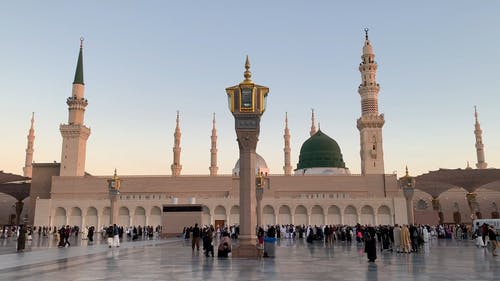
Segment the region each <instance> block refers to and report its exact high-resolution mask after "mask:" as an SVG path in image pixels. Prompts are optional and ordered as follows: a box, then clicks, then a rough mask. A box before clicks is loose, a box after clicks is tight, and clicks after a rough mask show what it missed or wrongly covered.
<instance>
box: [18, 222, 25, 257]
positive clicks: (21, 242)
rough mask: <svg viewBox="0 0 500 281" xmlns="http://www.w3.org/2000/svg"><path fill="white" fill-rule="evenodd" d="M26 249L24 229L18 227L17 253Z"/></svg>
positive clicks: (21, 226)
mask: <svg viewBox="0 0 500 281" xmlns="http://www.w3.org/2000/svg"><path fill="white" fill-rule="evenodd" d="M25 247H26V228H25V227H24V226H23V225H20V226H19V236H17V252H23V251H24V249H25Z"/></svg>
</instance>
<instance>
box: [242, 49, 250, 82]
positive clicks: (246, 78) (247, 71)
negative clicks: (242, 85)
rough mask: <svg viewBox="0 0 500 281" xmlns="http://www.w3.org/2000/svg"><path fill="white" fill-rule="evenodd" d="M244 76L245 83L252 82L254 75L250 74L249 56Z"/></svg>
mask: <svg viewBox="0 0 500 281" xmlns="http://www.w3.org/2000/svg"><path fill="white" fill-rule="evenodd" d="M243 76H244V77H245V81H244V82H252V79H250V78H252V73H251V72H250V60H249V59H248V55H247V59H246V61H245V72H244V74H243Z"/></svg>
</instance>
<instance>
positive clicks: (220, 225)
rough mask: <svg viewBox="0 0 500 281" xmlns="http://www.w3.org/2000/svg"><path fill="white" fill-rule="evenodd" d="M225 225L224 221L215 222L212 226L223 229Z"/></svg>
mask: <svg viewBox="0 0 500 281" xmlns="http://www.w3.org/2000/svg"><path fill="white" fill-rule="evenodd" d="M225 225H226V221H225V220H215V224H214V226H215V227H224V226H225Z"/></svg>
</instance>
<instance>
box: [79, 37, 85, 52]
mask: <svg viewBox="0 0 500 281" xmlns="http://www.w3.org/2000/svg"><path fill="white" fill-rule="evenodd" d="M83 40H85V38H83V36H82V37H80V49H81V48H83Z"/></svg>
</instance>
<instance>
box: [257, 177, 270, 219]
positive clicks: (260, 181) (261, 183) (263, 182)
mask: <svg viewBox="0 0 500 281" xmlns="http://www.w3.org/2000/svg"><path fill="white" fill-rule="evenodd" d="M265 187H267V188H268V189H269V188H270V182H269V178H268V177H267V175H266V176H264V173H262V172H261V173H260V174H259V175H258V176H257V178H256V179H255V197H256V198H257V227H261V226H262V205H261V202H262V198H263V197H264V188H265Z"/></svg>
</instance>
